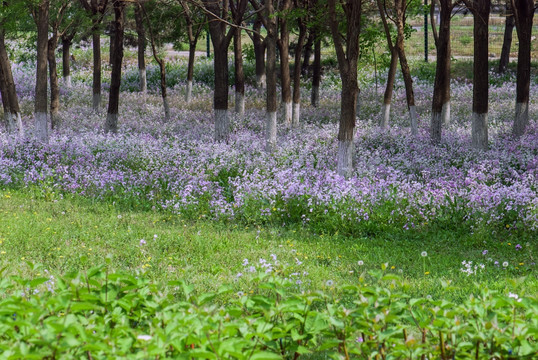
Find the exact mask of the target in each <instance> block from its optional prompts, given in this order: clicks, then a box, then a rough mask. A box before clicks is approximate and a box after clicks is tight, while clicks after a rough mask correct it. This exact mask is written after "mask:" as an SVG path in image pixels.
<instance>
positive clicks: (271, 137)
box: [265, 111, 276, 152]
mask: <svg viewBox="0 0 538 360" xmlns="http://www.w3.org/2000/svg"><path fill="white" fill-rule="evenodd" d="M266 116H267V118H266V123H265V140H266V143H265V150H266V151H267V152H272V151H273V150H274V149H275V147H276V111H273V112H267V114H266Z"/></svg>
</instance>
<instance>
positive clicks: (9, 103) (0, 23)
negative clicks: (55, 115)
mask: <svg viewBox="0 0 538 360" xmlns="http://www.w3.org/2000/svg"><path fill="white" fill-rule="evenodd" d="M24 5H25V4H23V3H20V2H15V3H13V2H7V1H4V2H3V4H2V7H1V13H0V92H1V95H2V105H3V107H4V119H5V122H6V128H7V131H8V133H12V134H13V133H15V134H18V135H19V136H23V135H24V128H23V125H22V119H21V110H20V107H19V99H18V97H17V91H16V88H15V81H14V80H13V73H12V71H11V63H10V61H9V56H8V52H7V48H6V42H5V34H6V29H7V28H15V27H16V22H15V19H16V16H14V15H15V14H17V13H19V12H20V11H25V9H21V7H22V6H24Z"/></svg>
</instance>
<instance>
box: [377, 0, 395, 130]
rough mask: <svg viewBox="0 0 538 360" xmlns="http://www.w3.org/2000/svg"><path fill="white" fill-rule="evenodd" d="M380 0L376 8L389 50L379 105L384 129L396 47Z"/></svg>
mask: <svg viewBox="0 0 538 360" xmlns="http://www.w3.org/2000/svg"><path fill="white" fill-rule="evenodd" d="M381 1H382V0H377V8H378V10H379V15H380V17H381V22H382V23H383V29H384V30H385V37H386V39H387V46H388V48H389V51H390V65H389V72H388V74H387V83H386V85H385V93H384V95H383V105H382V107H381V120H380V122H379V126H380V128H381V129H386V128H388V126H389V121H390V105H391V103H392V93H393V89H394V80H395V78H396V69H397V67H398V49H397V48H396V46H394V44H393V43H392V35H391V33H390V29H389V25H388V22H387V17H386V16H385V6H384V5H383V4H382V3H381Z"/></svg>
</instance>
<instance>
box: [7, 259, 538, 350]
mask: <svg viewBox="0 0 538 360" xmlns="http://www.w3.org/2000/svg"><path fill="white" fill-rule="evenodd" d="M80 261H81V262H83V263H84V262H85V261H86V259H84V258H81V259H80ZM110 262H111V259H110V258H109V257H108V258H107V259H106V261H105V264H104V265H99V266H95V267H91V268H88V269H86V270H84V271H81V272H74V273H70V274H67V275H65V276H62V277H59V278H55V277H54V276H52V275H50V274H46V275H45V276H43V275H41V274H40V273H38V272H39V271H41V270H40V267H39V266H37V265H34V264H32V263H28V266H29V268H30V271H31V272H32V273H33V276H31V277H20V276H11V277H8V278H4V279H3V280H2V281H1V282H0V289H1V290H2V292H3V293H4V294H5V295H4V296H3V297H2V299H1V300H0V309H1V310H0V320H1V321H0V324H1V325H0V328H1V330H2V331H0V334H1V335H0V340H1V341H0V344H1V345H0V355H1V356H2V357H3V358H9V359H20V358H24V359H30V358H44V357H46V358H56V357H57V356H60V357H62V358H64V357H65V358H67V357H71V358H80V357H91V358H95V359H105V358H119V357H130V358H133V357H136V358H159V359H177V358H185V359H187V358H200V357H201V358H209V359H218V358H234V359H283V358H284V359H289V358H296V357H299V356H301V355H311V356H320V355H323V356H325V357H329V358H331V359H341V358H346V359H349V358H351V357H353V358H359V359H362V358H364V359H368V358H371V357H372V356H382V357H390V358H392V357H405V358H407V357H409V358H418V357H420V356H425V357H428V358H453V357H454V356H456V354H457V356H458V358H469V359H470V358H492V357H494V358H500V359H512V358H520V359H521V358H529V359H530V358H531V357H532V356H534V355H535V354H536V351H538V344H537V342H536V338H537V336H538V319H537V318H536V316H535V315H536V312H537V311H538V299H537V298H536V296H529V297H521V298H520V297H519V296H518V295H516V294H512V293H509V294H502V293H498V292H494V291H489V290H488V289H484V288H482V287H479V286H478V285H477V287H476V288H475V289H474V294H470V296H469V298H468V299H467V300H466V301H465V302H464V303H462V304H455V303H451V302H449V301H446V300H441V299H439V300H437V299H429V298H410V297H409V296H408V295H407V294H406V289H407V288H408V287H409V284H407V283H406V282H405V281H404V280H402V279H401V278H400V277H398V276H396V275H393V274H389V273H387V272H386V270H387V265H386V264H385V265H382V267H381V270H372V271H369V272H363V273H362V274H361V275H360V278H359V283H358V284H357V285H354V286H337V285H336V284H334V282H333V281H331V280H328V281H327V282H326V284H325V286H324V287H323V289H322V290H321V291H313V292H311V291H307V292H302V293H297V292H296V290H295V289H296V284H295V283H294V282H293V281H291V280H290V279H289V274H288V272H287V269H286V267H282V266H280V267H278V268H276V269H273V270H274V271H272V272H270V273H269V274H268V273H266V272H257V273H253V274H252V275H250V276H248V277H247V278H245V279H242V280H241V285H242V286H245V287H248V288H249V289H251V290H250V291H248V292H247V293H245V292H242V291H239V292H237V293H235V294H234V292H233V290H232V289H233V285H223V286H221V287H220V288H219V290H218V291H216V292H211V293H197V292H196V291H195V289H194V288H193V287H192V286H191V285H189V284H188V282H186V281H185V280H183V279H179V280H174V281H169V282H168V283H166V284H157V283H154V282H151V281H149V280H148V279H146V278H145V277H144V276H140V275H137V276H134V275H132V274H129V273H122V272H115V271H113V270H112V269H111V268H110ZM38 274H39V275H38ZM441 285H442V286H443V287H448V286H450V284H449V283H448V282H443V283H442V284H441ZM223 301H224V303H223Z"/></svg>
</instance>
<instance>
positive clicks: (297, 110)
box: [291, 103, 301, 128]
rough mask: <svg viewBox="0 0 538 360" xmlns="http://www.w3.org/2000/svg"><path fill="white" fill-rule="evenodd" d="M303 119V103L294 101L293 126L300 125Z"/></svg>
mask: <svg viewBox="0 0 538 360" xmlns="http://www.w3.org/2000/svg"><path fill="white" fill-rule="evenodd" d="M300 121H301V103H293V118H292V121H291V126H292V127H294V128H297V127H299V124H300Z"/></svg>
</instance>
